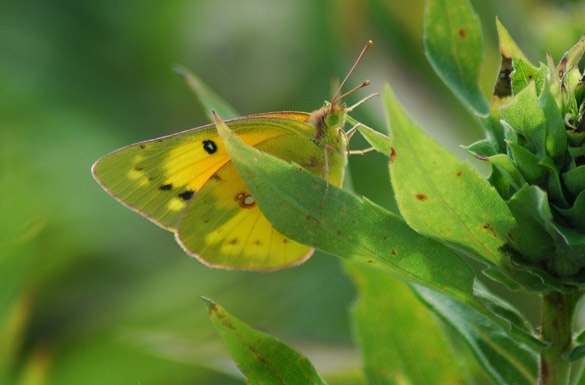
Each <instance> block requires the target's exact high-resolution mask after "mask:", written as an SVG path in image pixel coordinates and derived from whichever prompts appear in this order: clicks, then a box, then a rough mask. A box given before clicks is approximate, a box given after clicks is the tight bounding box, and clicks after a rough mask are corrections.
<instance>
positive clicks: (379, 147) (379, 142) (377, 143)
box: [358, 126, 392, 158]
mask: <svg viewBox="0 0 585 385" xmlns="http://www.w3.org/2000/svg"><path fill="white" fill-rule="evenodd" d="M358 131H359V132H360V134H361V135H362V136H363V137H364V138H365V139H366V140H367V141H368V143H370V145H372V147H374V148H375V149H376V151H378V152H379V153H381V154H384V155H386V156H387V157H388V158H392V148H391V147H390V141H389V139H388V137H387V136H386V135H384V134H381V133H379V132H377V131H374V130H372V129H370V128H366V127H363V126H359V128H358Z"/></svg>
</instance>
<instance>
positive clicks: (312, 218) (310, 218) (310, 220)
mask: <svg viewBox="0 0 585 385" xmlns="http://www.w3.org/2000/svg"><path fill="white" fill-rule="evenodd" d="M305 219H306V220H307V221H309V222H314V223H316V224H319V220H318V219H317V218H315V217H314V216H312V215H307V216H306V217H305Z"/></svg>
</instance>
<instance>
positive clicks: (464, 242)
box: [384, 87, 514, 266]
mask: <svg viewBox="0 0 585 385" xmlns="http://www.w3.org/2000/svg"><path fill="white" fill-rule="evenodd" d="M384 100H385V103H386V109H387V114H388V121H389V124H390V128H391V132H392V133H391V138H392V145H393V148H394V150H395V157H394V161H393V162H392V164H391V165H390V174H391V179H392V186H393V187H394V190H395V192H396V200H397V203H398V207H399V209H400V213H401V214H402V216H403V217H404V218H405V220H406V221H407V223H408V224H409V225H410V226H411V227H412V228H413V229H415V230H416V231H418V232H419V233H421V234H423V235H426V236H430V237H433V238H438V239H441V240H443V241H446V242H449V243H451V244H453V245H456V246H458V247H459V248H462V249H464V250H468V251H471V252H473V253H474V254H475V255H477V256H480V257H481V259H482V260H484V261H486V262H489V263H490V264H494V265H497V266H500V265H501V264H502V263H503V260H502V258H503V256H502V255H501V254H500V252H499V251H498V249H499V248H500V247H501V246H502V245H504V243H505V234H506V232H507V231H508V229H509V228H510V227H511V226H512V225H513V224H514V218H513V217H512V215H511V213H510V211H509V209H508V207H507V205H506V203H505V202H504V201H503V200H502V198H501V197H500V196H499V194H498V192H497V191H496V190H495V189H494V188H493V187H492V186H490V184H489V183H488V181H487V180H485V179H484V178H483V177H482V176H481V175H480V174H479V173H478V172H477V171H476V170H475V169H473V168H472V167H471V166H470V165H469V164H468V163H466V162H462V161H460V160H459V159H457V158H456V157H455V156H453V155H452V154H450V153H449V152H448V151H447V150H446V149H444V148H443V147H441V146H440V145H439V144H438V143H437V142H435V141H434V140H432V139H431V138H429V137H428V136H426V135H425V134H424V133H423V132H422V131H421V130H420V129H419V128H418V127H417V126H416V125H415V124H414V123H413V122H412V121H410V119H409V118H408V117H407V116H406V115H405V113H404V112H403V110H402V108H401V107H400V105H399V104H398V102H397V101H396V99H395V98H394V95H393V94H392V90H391V89H390V87H386V90H385V94H384Z"/></svg>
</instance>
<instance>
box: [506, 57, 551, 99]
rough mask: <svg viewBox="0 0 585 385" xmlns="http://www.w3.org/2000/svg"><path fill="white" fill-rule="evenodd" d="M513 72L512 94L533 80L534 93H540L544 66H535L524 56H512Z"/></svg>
mask: <svg viewBox="0 0 585 385" xmlns="http://www.w3.org/2000/svg"><path fill="white" fill-rule="evenodd" d="M513 66H514V72H512V75H511V78H512V89H513V92H514V95H517V94H518V93H520V92H521V91H522V90H523V89H524V88H526V87H527V86H528V84H530V82H532V81H534V83H535V85H536V94H537V95H539V94H540V90H541V89H542V85H543V84H544V72H543V71H544V67H541V68H536V67H534V66H533V65H532V64H530V63H529V62H528V60H526V59H525V58H522V57H519V56H513Z"/></svg>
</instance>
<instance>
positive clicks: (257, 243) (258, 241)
mask: <svg viewBox="0 0 585 385" xmlns="http://www.w3.org/2000/svg"><path fill="white" fill-rule="evenodd" d="M254 244H255V245H258V246H260V245H261V244H262V243H261V242H260V240H259V239H256V242H254Z"/></svg>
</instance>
